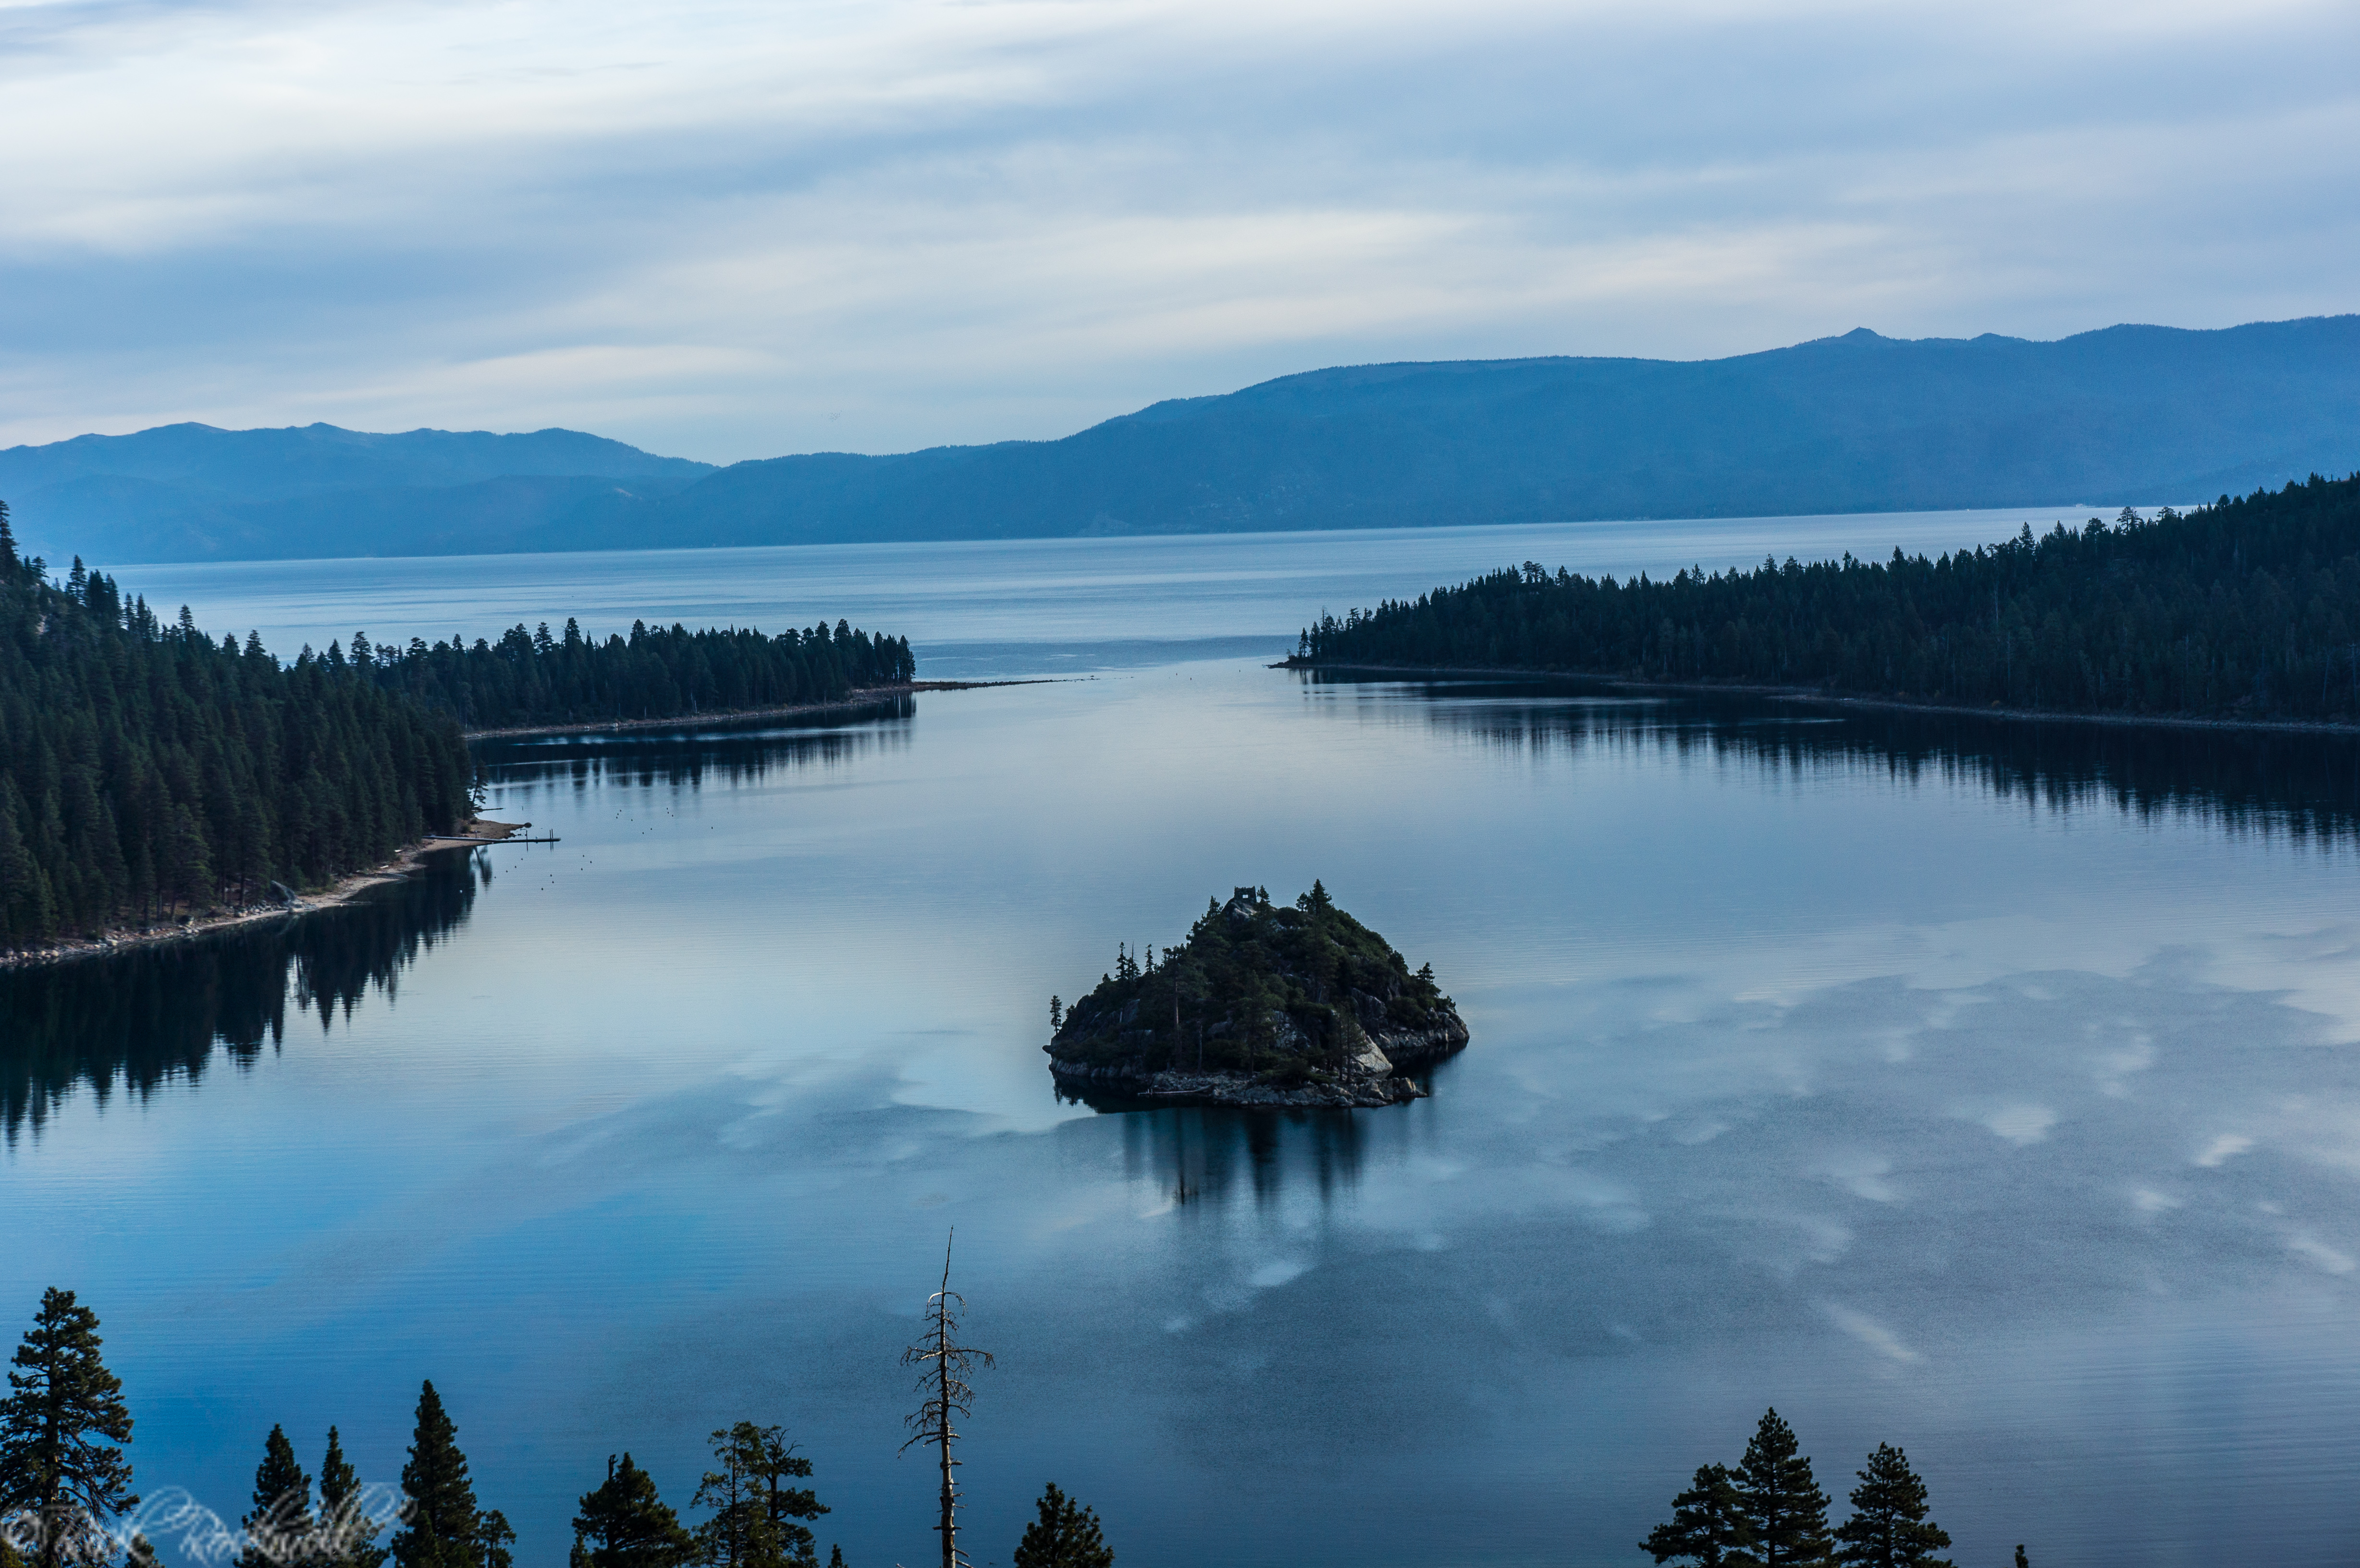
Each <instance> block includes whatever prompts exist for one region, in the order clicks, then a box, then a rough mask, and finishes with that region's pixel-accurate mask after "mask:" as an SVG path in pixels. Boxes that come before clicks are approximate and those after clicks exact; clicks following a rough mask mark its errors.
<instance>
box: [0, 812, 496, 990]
mask: <svg viewBox="0 0 2360 1568" xmlns="http://www.w3.org/2000/svg"><path fill="white" fill-rule="evenodd" d="M466 826H467V829H468V831H467V832H465V833H439V834H430V835H429V836H427V837H425V838H422V839H420V840H419V841H418V842H417V843H416V844H408V845H405V846H404V847H403V848H402V850H401V851H400V853H399V854H398V855H395V856H394V857H393V858H392V859H391V860H388V861H387V862H385V863H384V864H383V865H381V866H370V867H368V868H367V869H366V870H362V871H355V872H354V873H352V874H351V875H350V876H347V877H342V878H340V879H339V880H338V881H337V882H335V883H334V884H333V886H331V887H324V888H320V889H316V890H314V891H312V892H309V893H298V892H295V891H293V890H292V889H290V890H288V891H287V893H286V894H285V896H284V897H282V898H275V899H271V900H269V901H267V902H261V903H253V904H246V905H241V906H239V907H237V908H235V909H214V910H210V911H208V912H206V913H204V914H200V915H190V916H185V917H183V918H182V919H180V920H166V921H161V922H158V923H156V924H152V925H146V926H119V927H116V928H115V929H113V930H110V931H102V932H100V933H98V934H97V935H94V936H81V937H64V938H60V939H58V940H56V941H54V942H44V943H42V944H41V945H40V946H38V947H20V948H13V949H9V950H7V951H5V952H0V972H5V971H7V970H11V969H34V968H39V967H41V966H43V965H47V964H71V963H73V962H74V961H76V960H78V959H84V958H104V957H105V956H106V955H107V954H108V953H122V952H125V951H126V950H128V949H130V948H135V947H154V946H158V945H160V944H162V943H165V942H190V941H193V940H196V939H198V938H202V937H208V936H212V935H214V934H215V933H217V932H220V931H230V930H234V929H235V928H236V927H238V926H247V925H256V924H258V923H261V922H263V921H268V920H292V919H295V918H296V917H298V916H300V915H308V914H313V913H316V912H317V911H319V910H322V909H338V908H341V907H342V906H344V905H345V904H349V903H351V902H352V901H353V899H355V898H357V897H359V896H360V895H361V894H362V893H365V892H366V891H367V890H368V889H369V888H371V887H380V886H382V885H384V884H385V883H388V882H399V881H400V880H401V879H402V878H404V877H408V876H409V875H410V872H411V871H412V870H413V869H415V868H416V866H417V865H418V858H419V856H421V855H430V854H432V853H433V852H434V851H436V850H443V849H464V848H467V847H470V846H472V845H475V844H498V843H500V842H501V841H502V840H504V839H507V838H508V837H510V836H511V835H512V834H515V833H519V832H520V831H522V830H523V829H525V828H529V827H530V826H532V824H531V823H530V822H488V821H486V820H485V819H484V818H481V817H477V818H475V820H473V821H472V822H468V823H467V824H466Z"/></svg>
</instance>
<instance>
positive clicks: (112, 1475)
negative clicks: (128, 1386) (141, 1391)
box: [0, 1288, 139, 1568]
mask: <svg viewBox="0 0 2360 1568" xmlns="http://www.w3.org/2000/svg"><path fill="white" fill-rule="evenodd" d="M102 1343H103V1342H102V1341H101V1340H100V1338H99V1336H98V1314H97V1313H96V1312H93V1311H91V1310H90V1309H89V1308H88V1307H85V1306H83V1305H82V1304H81V1303H80V1302H79V1301H76V1300H75V1299H74V1293H73V1292H72V1291H71V1290H57V1289H55V1288H52V1289H49V1290H44V1291H43V1292H42V1293H41V1305H40V1310H39V1311H38V1312H36V1313H35V1314H34V1317H33V1326H32V1327H31V1328H29V1329H27V1331H26V1332H25V1338H24V1343H23V1344H21V1345H18V1346H17V1347H16V1356H15V1358H14V1361H13V1364H12V1365H13V1367H14V1368H15V1369H14V1370H12V1371H10V1372H9V1374H8V1390H9V1392H8V1397H7V1399H5V1400H0V1519H10V1518H14V1517H16V1516H17V1515H20V1514H26V1513H29V1514H31V1515H33V1516H34V1523H35V1526H36V1528H37V1530H38V1538H39V1541H40V1548H39V1550H38V1552H36V1553H35V1556H34V1562H35V1563H38V1565H39V1568H60V1564H63V1563H96V1562H101V1561H104V1560H106V1559H109V1558H111V1557H112V1556H113V1555H114V1541H113V1539H112V1538H111V1537H110V1536H109V1535H108V1534H107V1533H106V1525H107V1523H108V1521H109V1520H111V1519H115V1517H116V1516H118V1515H120V1514H122V1513H124V1512H126V1511H127V1510H128V1509H131V1508H137V1506H138V1503H139V1499H138V1498H137V1497H135V1496H133V1495H132V1492H131V1462H130V1461H129V1460H128V1459H126V1458H125V1457H124V1455H123V1450H122V1449H121V1447H119V1446H117V1445H118V1444H121V1443H128V1442H130V1441H131V1411H130V1409H129V1407H127V1406H126V1405H125V1404H124V1402H123V1382H122V1379H120V1378H118V1377H115V1374H114V1373H112V1372H109V1371H108V1370H107V1369H106V1364H105V1362H104V1360H103V1359H102V1358H101V1356H100V1355H99V1347H100V1345H101V1344H102Z"/></svg>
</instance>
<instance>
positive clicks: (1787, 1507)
mask: <svg viewBox="0 0 2360 1568" xmlns="http://www.w3.org/2000/svg"><path fill="white" fill-rule="evenodd" d="M1801 1447H1802V1445H1801V1444H1800V1443H1797V1441H1796V1439H1795V1429H1794V1428H1792V1427H1790V1426H1788V1425H1787V1424H1786V1422H1785V1421H1783V1420H1781V1419H1780V1418H1779V1415H1778V1412H1777V1411H1776V1410H1775V1409H1774V1410H1765V1411H1763V1412H1762V1421H1761V1424H1760V1425H1759V1426H1757V1427H1756V1428H1754V1440H1753V1441H1752V1442H1750V1443H1747V1444H1746V1445H1745V1457H1744V1459H1743V1460H1742V1461H1740V1462H1739V1464H1738V1466H1737V1486H1738V1492H1739V1495H1740V1496H1741V1497H1743V1499H1744V1514H1745V1523H1746V1526H1747V1529H1748V1530H1750V1531H1751V1532H1752V1534H1753V1537H1754V1543H1753V1547H1752V1552H1753V1554H1754V1561H1755V1562H1757V1563H1760V1564H1761V1565H1762V1568H1804V1565H1805V1564H1807V1563H1813V1564H1816V1563H1825V1562H1826V1561H1827V1560H1828V1553H1829V1551H1830V1548H1831V1547H1832V1546H1833V1545H1834V1542H1833V1541H1830V1540H1829V1538H1828V1495H1827V1494H1826V1493H1825V1492H1822V1491H1820V1490H1819V1483H1817V1482H1816V1481H1814V1480H1812V1479H1811V1462H1810V1459H1809V1458H1808V1456H1806V1455H1805V1454H1803V1453H1802V1452H1801Z"/></svg>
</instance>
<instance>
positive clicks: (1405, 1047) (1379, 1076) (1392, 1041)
mask: <svg viewBox="0 0 2360 1568" xmlns="http://www.w3.org/2000/svg"><path fill="white" fill-rule="evenodd" d="M1466 1044H1467V1029H1466V1026H1465V1025H1463V1024H1462V1025H1459V1027H1458V1029H1456V1030H1455V1031H1454V1030H1452V1029H1448V1028H1441V1029H1427V1030H1423V1031H1421V1032H1420V1033H1418V1034H1415V1035H1399V1034H1396V1035H1392V1036H1372V1037H1371V1039H1370V1041H1369V1044H1368V1048H1367V1049H1366V1050H1365V1051H1361V1052H1360V1054H1358V1055H1357V1056H1354V1057H1352V1058H1351V1059H1349V1061H1348V1062H1346V1064H1345V1067H1344V1070H1343V1071H1342V1072H1340V1073H1327V1072H1323V1071H1319V1070H1317V1069H1315V1070H1312V1071H1310V1072H1307V1073H1305V1074H1304V1075H1303V1078H1302V1081H1301V1082H1299V1083H1295V1082H1290V1081H1289V1080H1288V1079H1287V1078H1285V1077H1282V1076H1278V1075H1273V1074H1271V1073H1241V1072H1237V1071H1234V1070H1226V1071H1212V1072H1192V1071H1189V1070H1187V1069H1185V1068H1174V1067H1167V1068H1164V1069H1161V1070H1159V1071H1157V1072H1153V1073H1142V1072H1140V1071H1137V1070H1136V1069H1133V1068H1131V1067H1129V1066H1126V1065H1121V1064H1115V1065H1109V1066H1091V1065H1090V1064H1088V1063H1087V1062H1061V1061H1059V1060H1058V1059H1057V1058H1056V1057H1055V1056H1054V1055H1052V1056H1051V1057H1050V1058H1049V1073H1050V1076H1051V1077H1052V1078H1054V1080H1055V1081H1056V1084H1057V1089H1058V1092H1059V1093H1060V1094H1064V1095H1065V1097H1066V1098H1067V1099H1070V1100H1076V1101H1080V1102H1083V1103H1094V1102H1101V1101H1105V1102H1114V1103H1131V1104H1138V1105H1233V1106H1238V1107H1240V1108H1243V1109H1250V1110H1300V1109H1312V1110H1375V1109H1378V1108H1380V1107H1382V1106H1385V1105H1406V1104H1407V1103H1409V1102H1410V1101H1412V1100H1418V1099H1424V1098H1425V1097H1426V1096H1427V1095H1429V1094H1432V1093H1434V1091H1433V1089H1432V1088H1431V1087H1429V1086H1428V1085H1427V1084H1426V1083H1423V1082H1421V1081H1420V1080H1418V1079H1416V1078H1413V1077H1411V1076H1409V1075H1408V1073H1407V1071H1405V1070H1407V1069H1412V1068H1419V1067H1427V1066H1431V1065H1433V1064H1434V1063H1435V1062H1440V1061H1442V1060H1443V1059H1444V1058H1446V1057H1448V1056H1451V1055H1453V1054H1455V1053H1456V1052H1458V1051H1460V1050H1461V1049H1463V1048H1464V1047H1465V1046H1466ZM1388 1046H1390V1047H1391V1049H1390V1050H1388V1049H1387V1047H1388Z"/></svg>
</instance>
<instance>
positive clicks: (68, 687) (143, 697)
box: [0, 505, 472, 951]
mask: <svg viewBox="0 0 2360 1568" xmlns="http://www.w3.org/2000/svg"><path fill="white" fill-rule="evenodd" d="M468 787H469V771H468V762H467V749H466V744H465V742H464V740H463V739H462V738H461V737H460V734H459V726H458V724H457V723H456V722H454V721H453V719H452V718H451V717H450V716H449V715H448V714H444V713H433V712H432V711H430V710H429V709H427V708H426V707H425V706H423V705H422V704H420V703H417V702H410V701H408V700H406V699H404V698H402V697H401V696H399V695H398V694H397V693H395V692H392V691H387V690H384V689H383V688H381V687H378V686H376V685H373V684H371V683H370V682H367V681H355V680H351V679H348V678H343V677H340V675H339V672H337V671H336V670H331V669H329V668H327V667H326V666H325V665H323V664H322V663H321V662H320V661H319V660H317V659H303V660H299V661H298V662H297V663H296V664H295V665H294V666H293V667H291V668H282V667H281V666H280V665H279V661H278V660H277V659H273V658H272V657H271V656H270V655H269V654H268V653H267V652H265V651H264V649H263V647H262V644H261V641H260V639H258V638H256V637H248V638H247V639H246V643H245V644H244V645H243V646H240V644H239V643H238V641H237V639H236V638H235V637H224V638H223V639H222V640H221V641H220V642H218V643H216V642H214V641H213V640H212V639H211V638H210V637H207V636H206V635H205V634H204V633H202V632H200V631H199V630H197V629H196V627H195V626H192V625H191V623H190V619H189V613H188V612H187V611H186V610H182V611H181V612H180V620H179V622H178V624H168V623H165V622H163V621H160V620H159V619H158V617H157V615H156V614H155V613H154V612H153V611H152V610H150V609H149V608H148V607H147V603H146V602H145V601H144V600H141V599H137V598H135V599H131V600H129V601H127V602H126V600H125V598H124V597H123V593H122V590H121V589H120V587H118V586H117V584H116V583H115V582H114V581H113V580H112V579H110V578H108V577H107V576H106V575H105V574H104V573H103V572H85V571H84V570H83V569H82V562H81V561H75V562H74V565H73V570H72V572H71V574H69V575H68V576H67V577H66V578H65V579H64V581H63V582H62V583H51V582H49V579H48V576H47V573H46V571H45V569H44V566H43V563H42V562H41V561H40V560H39V559H38V558H33V559H30V560H27V559H23V558H21V557H20V556H19V555H18V553H17V550H16V540H15V538H14V536H13V535H12V534H11V533H10V531H9V528H8V523H7V509H6V507H5V505H0V951H7V950H12V949H21V948H23V947H26V946H27V945H29V944H33V943H38V942H46V941H50V940H53V939H55V938H57V937H59V936H60V935H64V934H69V933H85V932H95V931H102V930H104V929H106V928H108V927H111V926H117V925H132V924H142V923H149V922H153V921H155V920H160V919H163V918H166V917H168V916H170V915H173V914H175V913H178V912H184V911H194V910H198V909H204V908H207V907H209V906H213V905H216V904H244V903H246V902H248V901H250V900H253V899H258V898H264V897H266V896H267V895H268V892H269V890H270V884H271V883H272V882H274V881H276V882H281V883H285V884H289V885H290V886H293V887H314V886H317V885H319V884H322V883H323V882H328V881H331V880H333V879H334V878H336V877H340V876H343V875H344V874H345V873H347V872H350V871H353V870H355V869H356V868H358V867H361V866H370V865H375V864H377V863H379V862H382V861H384V860H385V859H387V858H388V856H390V855H394V854H396V853H397V852H398V851H399V850H400V849H401V848H402V847H403V846H404V845H405V844H410V843H413V842H415V841H416V840H418V839H420V838H422V837H424V836H425V835H427V834H430V833H452V832H453V831H455V830H456V829H457V828H458V827H459V826H460V825H461V824H462V823H463V822H466V821H467V820H468V819H469V817H470V816H471V815H472V808H471V805H470V802H469V797H468Z"/></svg>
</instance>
